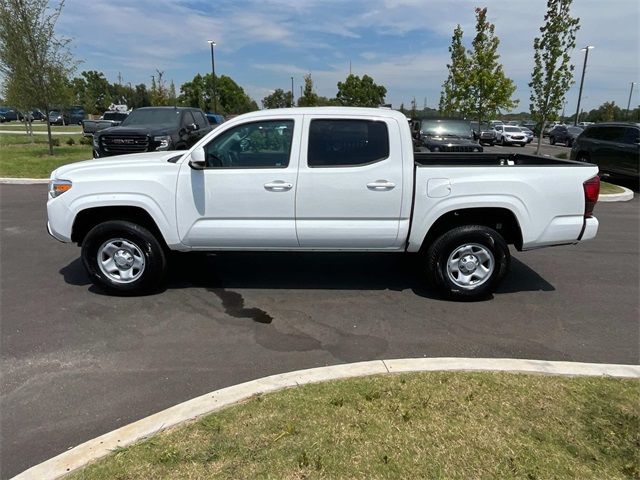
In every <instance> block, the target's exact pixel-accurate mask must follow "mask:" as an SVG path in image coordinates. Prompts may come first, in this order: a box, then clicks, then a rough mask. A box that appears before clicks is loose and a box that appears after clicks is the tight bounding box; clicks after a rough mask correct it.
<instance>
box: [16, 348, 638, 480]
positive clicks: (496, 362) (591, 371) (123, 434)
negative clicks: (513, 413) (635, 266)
mask: <svg viewBox="0 0 640 480" xmlns="http://www.w3.org/2000/svg"><path fill="white" fill-rule="evenodd" d="M425 371H501V372H523V373H543V374H551V375H570V376H576V375H590V376H602V375H606V376H611V377H628V378H640V366H637V365H612V364H600V363H576V362H554V361H544V360H517V359H504V358H407V359H395V360H374V361H370V362H360V363H351V364H346V365H334V366H329V367H319V368H311V369H308V370H298V371H295V372H289V373H282V374H278V375H272V376H270V377H264V378H259V379H257V380H252V381H250V382H245V383H241V384H239V385H234V386H231V387H227V388H223V389H221V390H216V391H214V392H211V393H207V394H205V395H202V396H200V397H196V398H194V399H192V400H188V401H186V402H183V403H180V404H178V405H175V406H173V407H170V408H168V409H166V410H163V411H161V412H158V413H156V414H153V415H151V416H149V417H146V418H143V419H141V420H138V421H137V422H134V423H131V424H129V425H125V426H124V427H121V428H118V429H117V430H113V431H112V432H109V433H105V434H104V435H101V436H99V437H97V438H94V439H93V440H89V441H87V442H85V443H83V444H81V445H78V446H77V447H74V448H72V449H71V450H67V451H66V452H64V453H61V454H60V455H58V456H56V457H53V458H51V459H49V460H47V461H45V462H43V463H40V464H39V465H35V466H34V467H31V468H29V469H28V470H25V471H24V472H22V473H20V474H19V475H17V476H15V477H14V480H27V479H28V480H53V479H57V478H60V477H62V476H63V475H66V474H68V473H69V472H71V471H74V470H77V469H78V468H82V467H83V466H85V465H87V464H88V463H90V462H93V461H95V460H97V459H99V458H101V457H104V456H105V455H107V454H109V453H111V451H113V450H114V449H115V448H117V447H125V446H127V445H130V444H132V443H134V442H137V441H140V440H142V439H144V438H146V437H149V436H151V435H154V434H156V433H158V432H160V431H162V430H165V429H167V428H171V427H174V426H176V425H179V424H181V423H184V422H187V421H189V420H193V419H195V418H198V417H200V416H202V415H206V414H208V413H211V412H215V411H217V410H220V409H222V408H225V407H229V406H232V405H235V404H237V403H239V402H242V401H244V400H246V399H248V398H251V397H252V396H255V395H259V394H262V393H269V392H275V391H278V390H283V389H285V388H290V387H296V386H298V385H304V384H308V383H317V382H325V381H328V380H338V379H343V378H350V377H363V376H369V375H380V374H389V373H402V372H425Z"/></svg>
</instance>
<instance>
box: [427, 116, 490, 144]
mask: <svg viewBox="0 0 640 480" xmlns="http://www.w3.org/2000/svg"><path fill="white" fill-rule="evenodd" d="M415 128H416V131H415V132H414V135H415V136H416V138H417V139H418V140H419V141H420V142H421V143H422V147H424V148H426V149H427V150H429V151H430V152H482V151H483V148H482V146H481V145H478V144H477V143H476V142H475V141H474V140H473V131H472V130H471V122H469V121H467V120H457V119H455V120H450V119H422V120H419V121H418V122H417V123H416V127H415Z"/></svg>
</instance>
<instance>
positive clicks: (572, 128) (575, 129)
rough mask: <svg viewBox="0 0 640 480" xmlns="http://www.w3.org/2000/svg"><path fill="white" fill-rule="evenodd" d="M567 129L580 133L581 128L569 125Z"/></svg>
mask: <svg viewBox="0 0 640 480" xmlns="http://www.w3.org/2000/svg"><path fill="white" fill-rule="evenodd" d="M567 130H569V132H571V133H582V128H580V127H569V128H567Z"/></svg>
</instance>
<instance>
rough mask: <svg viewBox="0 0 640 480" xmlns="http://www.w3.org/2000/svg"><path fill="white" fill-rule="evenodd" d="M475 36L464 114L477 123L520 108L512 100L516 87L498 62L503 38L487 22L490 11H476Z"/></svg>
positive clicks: (470, 57)
mask: <svg viewBox="0 0 640 480" xmlns="http://www.w3.org/2000/svg"><path fill="white" fill-rule="evenodd" d="M475 13H476V35H475V37H474V38H473V41H472V42H471V50H470V51H469V52H468V54H469V76H468V92H467V95H468V96H467V97H466V98H465V99H464V102H463V106H462V112H463V113H464V114H465V116H471V117H472V118H474V119H476V120H477V121H478V122H482V121H484V120H486V119H487V118H488V117H493V116H496V115H498V114H499V113H500V112H501V110H511V109H513V108H515V107H516V106H517V105H518V101H517V100H513V98H512V96H513V93H514V92H515V91H516V85H515V83H514V82H513V80H511V79H510V78H508V77H507V76H506V75H505V73H504V69H503V67H502V65H501V64H500V63H499V62H498V60H499V58H500V55H499V54H498V45H500V39H499V38H498V37H497V36H496V34H495V25H494V24H493V23H490V22H489V21H487V9H486V8H476V10H475Z"/></svg>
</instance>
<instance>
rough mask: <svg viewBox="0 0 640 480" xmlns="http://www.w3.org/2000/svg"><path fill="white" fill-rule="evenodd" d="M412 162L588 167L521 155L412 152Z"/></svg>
mask: <svg viewBox="0 0 640 480" xmlns="http://www.w3.org/2000/svg"><path fill="white" fill-rule="evenodd" d="M413 158H414V162H415V164H416V165H418V166H422V167H438V166H446V167H487V166H492V167H493V166H495V167H500V166H505V167H511V166H520V167H540V166H545V167H570V166H575V167H590V166H593V165H592V164H590V163H585V162H577V161H575V160H563V159H560V158H553V157H541V156H538V155H526V154H521V153H433V152H414V154H413Z"/></svg>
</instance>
